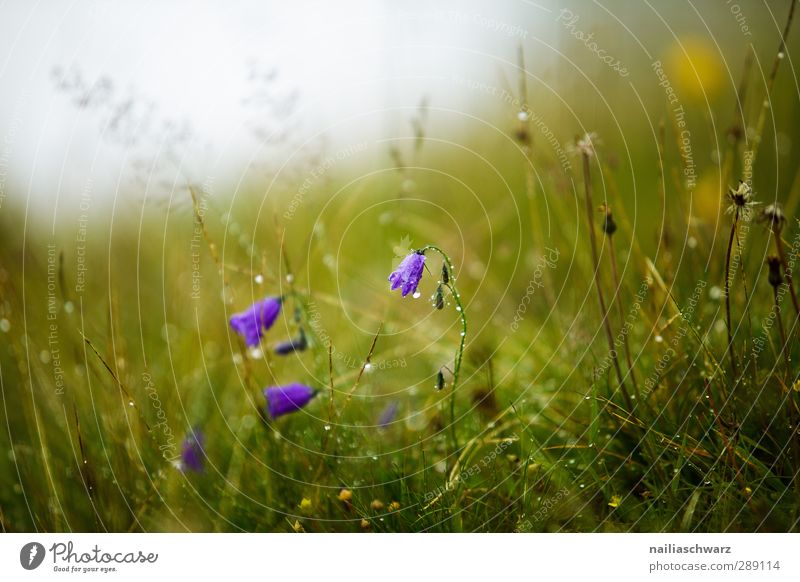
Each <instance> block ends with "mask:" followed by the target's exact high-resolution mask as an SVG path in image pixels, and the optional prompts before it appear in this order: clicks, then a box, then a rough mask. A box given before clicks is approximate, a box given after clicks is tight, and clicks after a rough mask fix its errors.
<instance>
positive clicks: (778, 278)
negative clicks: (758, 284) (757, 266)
mask: <svg viewBox="0 0 800 582" xmlns="http://www.w3.org/2000/svg"><path fill="white" fill-rule="evenodd" d="M767 267H769V278H768V281H769V284H770V285H772V286H773V287H780V285H781V283H783V275H782V274H781V260H780V259H779V258H778V257H776V256H773V255H770V256H769V257H767Z"/></svg>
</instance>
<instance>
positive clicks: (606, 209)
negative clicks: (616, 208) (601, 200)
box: [600, 204, 617, 236]
mask: <svg viewBox="0 0 800 582" xmlns="http://www.w3.org/2000/svg"><path fill="white" fill-rule="evenodd" d="M600 212H603V213H604V215H603V232H604V233H606V234H607V235H608V236H611V235H612V234H614V233H615V232H617V223H616V222H614V215H613V214H612V213H611V207H610V206H608V205H607V204H603V205H602V206H601V207H600Z"/></svg>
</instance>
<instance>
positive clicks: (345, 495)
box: [339, 489, 353, 503]
mask: <svg viewBox="0 0 800 582" xmlns="http://www.w3.org/2000/svg"><path fill="white" fill-rule="evenodd" d="M351 499H353V492H352V491H350V490H349V489H342V490H341V491H339V501H343V502H345V503H350V500H351Z"/></svg>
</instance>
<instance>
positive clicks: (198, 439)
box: [180, 429, 205, 473]
mask: <svg viewBox="0 0 800 582" xmlns="http://www.w3.org/2000/svg"><path fill="white" fill-rule="evenodd" d="M204 442H205V437H204V436H203V433H202V432H200V431H199V430H198V429H193V430H192V432H191V433H190V434H188V435H186V438H185V439H184V440H183V444H182V445H181V464H180V468H181V471H183V472H186V471H194V472H195V473H202V472H203V459H204V458H205V451H204V449H203V443H204Z"/></svg>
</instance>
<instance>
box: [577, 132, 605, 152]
mask: <svg viewBox="0 0 800 582" xmlns="http://www.w3.org/2000/svg"><path fill="white" fill-rule="evenodd" d="M598 143H600V140H599V139H598V138H597V134H596V133H594V132H593V131H590V132H589V133H585V134H584V135H583V137H580V138H578V139H577V140H576V141H575V147H574V148H573V149H574V151H575V152H576V153H578V154H582V155H585V156H586V157H589V158H591V157H593V156H594V155H595V149H594V146H595V144H598Z"/></svg>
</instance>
